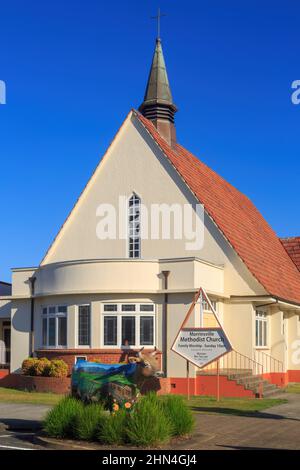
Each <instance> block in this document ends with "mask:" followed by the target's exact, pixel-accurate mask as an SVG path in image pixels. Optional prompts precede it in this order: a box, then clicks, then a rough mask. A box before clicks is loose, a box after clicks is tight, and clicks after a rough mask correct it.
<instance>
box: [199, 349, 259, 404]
mask: <svg viewBox="0 0 300 470" xmlns="http://www.w3.org/2000/svg"><path fill="white" fill-rule="evenodd" d="M218 361H219V373H220V374H221V375H224V374H225V375H227V376H228V377H234V376H235V375H240V374H245V373H246V375H247V373H248V374H249V375H250V376H252V375H253V376H256V377H258V378H259V384H258V395H259V397H262V394H263V374H264V366H263V364H261V363H259V362H258V361H256V360H254V359H251V357H249V356H246V355H245V354H242V353H240V352H238V351H236V350H235V349H232V350H231V351H230V352H229V353H227V354H225V355H224V356H222V357H221V358H220V359H219V360H216V361H213V362H211V363H210V364H208V365H207V366H205V367H203V368H202V369H201V371H202V372H205V373H207V374H210V373H211V374H213V375H215V374H217V369H218V367H217V364H218Z"/></svg>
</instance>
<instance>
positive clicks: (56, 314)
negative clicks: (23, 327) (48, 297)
mask: <svg viewBox="0 0 300 470" xmlns="http://www.w3.org/2000/svg"><path fill="white" fill-rule="evenodd" d="M61 307H62V308H65V309H66V312H59V311H58V309H59V308H61ZM50 308H51V309H52V308H54V309H55V312H54V313H50ZM45 309H46V310H47V313H44V310H45ZM45 318H46V320H47V344H44V338H43V336H44V332H43V328H44V326H43V323H44V319H45ZM50 318H55V345H51V346H50V345H49V319H50ZM59 318H66V344H64V345H62V344H60V345H59V344H58V324H59V323H58V319H59ZM41 319H42V322H41V323H42V341H41V343H42V347H43V348H44V349H66V348H67V347H68V306H67V305H64V304H59V305H42V308H41Z"/></svg>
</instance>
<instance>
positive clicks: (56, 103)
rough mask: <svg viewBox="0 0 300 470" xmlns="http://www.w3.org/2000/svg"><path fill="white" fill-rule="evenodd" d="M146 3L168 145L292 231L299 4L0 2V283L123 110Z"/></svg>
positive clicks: (44, 243) (298, 146) (146, 39)
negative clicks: (173, 137) (171, 131)
mask: <svg viewBox="0 0 300 470" xmlns="http://www.w3.org/2000/svg"><path fill="white" fill-rule="evenodd" d="M158 6H160V7H161V9H162V11H163V12H165V13H167V16H166V17H165V18H163V20H162V39H163V47H164V53H165V59H166V62H167V67H168V72H169V79H170V82H171V87H172V92H173V95H174V99H175V102H176V104H177V106H178V108H179V112H178V114H177V117H176V124H177V135H178V140H179V141H180V142H181V143H182V144H183V145H185V146H186V147H187V148H188V149H189V150H191V151H193V152H194V153H195V154H196V155H197V156H198V157H199V158H201V159H202V160H203V161H205V162H206V163H207V164H208V165H209V166H211V167H212V168H213V169H215V170H216V171H217V172H219V173H220V174H221V175H222V176H224V177H225V178H226V179H227V180H229V181H230V182H231V183H232V184H234V185H235V186H236V187H237V188H239V189H240V190H241V191H242V192H244V193H246V194H247V195H248V196H249V197H250V198H251V199H252V201H253V202H254V203H255V204H256V205H257V207H258V208H259V210H260V211H261V212H262V213H263V215H264V216H265V217H266V219H267V220H268V222H269V223H270V224H271V225H272V226H273V228H274V229H275V231H276V232H277V233H278V234H279V235H280V236H292V235H300V227H299V225H300V217H299V199H300V197H299V170H300V137H299V136H300V133H299V122H300V105H298V106H295V105H293V104H292V102H291V98H290V97H291V93H292V90H291V83H292V82H293V81H294V80H297V79H300V62H299V43H300V37H299V36H300V33H299V21H300V15H299V14H300V4H299V3H298V2H297V1H293V0H285V1H284V0H282V1H279V0H272V1H270V0H260V1H257V0H243V1H242V2H241V1H240V0H226V1H225V0H214V1H211V0H206V1H199V0H198V1H196V0H185V1H182V0H177V1H176V2H175V1H174V0H161V1H160V2H157V1H150V0H149V1H147V0H130V1H126V2H124V0H122V1H121V0H112V1H110V2H104V1H100V0H97V1H96V0H85V1H83V0H81V1H79V0H72V1H71V0H64V1H63V2H61V1H59V0H51V2H50V1H48V0H44V1H43V2H37V1H36V0H26V1H25V0H24V1H21V0H18V1H17V0H10V1H9V2H0V51H1V52H0V80H4V81H5V82H6V86H7V104H6V105H0V165H1V166H0V175H1V180H0V200H1V229H0V279H1V280H9V279H10V268H11V267H16V266H34V265H36V264H38V263H39V261H40V260H41V258H42V257H43V254H44V252H45V251H46V249H47V247H48V245H49V243H50V242H51V240H52V239H53V237H54V236H55V235H56V233H57V231H58V229H59V228H60V226H61V224H62V222H63V221H64V219H65V217H66V215H67V214H68V212H69V210H70V209H71V207H72V206H73V204H74V202H75V200H76V198H77V197H78V195H79V193H80V192H81V190H82V188H83V187H84V185H85V183H86V181H87V179H88V178H89V177H90V175H91V173H92V171H93V169H94V167H95V166H96V164H97V163H98V161H99V159H100V158H101V155H102V154H103V152H104V150H105V148H106V147H107V145H108V144H109V142H110V141H111V139H112V138H113V136H114V133H115V132H116V130H117V129H118V127H119V126H120V124H121V122H122V120H123V119H124V117H125V116H126V114H127V113H128V111H129V109H130V108H131V107H138V106H139V104H140V103H141V100H142V97H143V93H144V88H145V85H146V80H147V75H148V70H149V66H150V62H151V58H152V53H153V48H154V40H155V34H156V32H155V24H154V22H153V21H151V20H150V18H149V17H150V16H151V15H154V14H155V13H156V11H157V8H158Z"/></svg>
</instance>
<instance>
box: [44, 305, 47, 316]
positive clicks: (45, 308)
mask: <svg viewBox="0 0 300 470" xmlns="http://www.w3.org/2000/svg"><path fill="white" fill-rule="evenodd" d="M43 315H47V307H44V308H43Z"/></svg>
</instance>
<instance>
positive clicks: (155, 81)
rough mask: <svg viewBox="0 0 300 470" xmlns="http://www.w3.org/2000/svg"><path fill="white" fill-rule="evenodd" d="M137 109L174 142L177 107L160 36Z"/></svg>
mask: <svg viewBox="0 0 300 470" xmlns="http://www.w3.org/2000/svg"><path fill="white" fill-rule="evenodd" d="M139 110H140V112H141V113H142V114H143V115H144V116H145V117H146V118H148V119H150V121H152V122H153V124H154V125H155V126H156V128H157V129H158V131H159V132H160V133H161V134H162V136H163V137H164V138H165V139H166V140H167V141H168V143H169V144H170V145H173V144H174V143H175V142H176V132H175V126H174V115H175V113H176V111H177V108H176V106H175V104H174V103H173V98H172V93H171V89H170V84H169V80H168V74H167V69H166V64H165V60H164V55H163V51H162V45H161V40H160V38H157V39H156V45H155V50H154V55H153V60H152V65H151V69H150V73H149V78H148V83H147V87H146V92H145V96H144V101H143V103H142V104H141V106H140V107H139Z"/></svg>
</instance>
